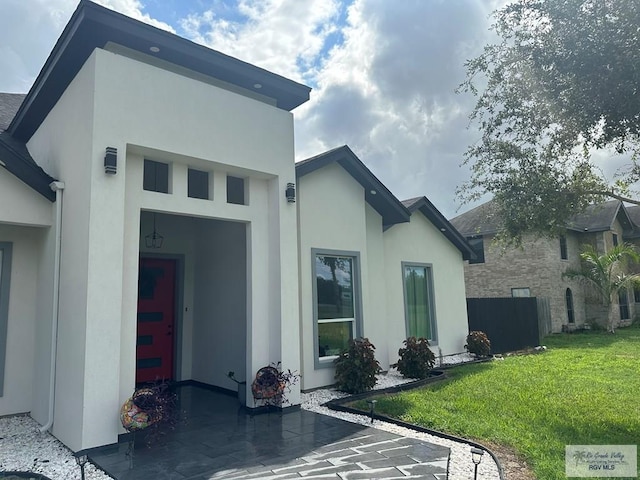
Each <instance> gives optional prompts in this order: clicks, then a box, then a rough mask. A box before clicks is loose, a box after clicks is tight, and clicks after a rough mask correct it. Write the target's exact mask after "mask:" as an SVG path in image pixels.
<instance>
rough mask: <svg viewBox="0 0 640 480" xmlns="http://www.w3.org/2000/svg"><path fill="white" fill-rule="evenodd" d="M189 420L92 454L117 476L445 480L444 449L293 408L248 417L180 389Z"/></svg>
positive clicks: (211, 395)
mask: <svg viewBox="0 0 640 480" xmlns="http://www.w3.org/2000/svg"><path fill="white" fill-rule="evenodd" d="M180 402H181V405H180V408H181V409H183V410H186V411H187V412H188V417H187V419H188V421H187V423H186V424H182V425H180V426H179V427H178V428H177V429H176V430H175V431H173V432H170V433H168V434H167V435H165V436H163V437H162V438H161V439H160V440H158V441H156V443H154V444H152V445H151V446H150V447H149V448H148V447H146V446H145V445H144V443H143V442H141V441H137V442H136V447H137V448H136V449H135V453H134V457H133V462H130V458H129V457H127V455H126V452H127V449H128V444H119V445H115V446H111V447H105V448H102V449H100V450H96V451H94V452H92V453H91V454H90V455H89V456H90V459H91V461H92V462H93V463H95V464H96V465H98V466H99V468H101V469H103V470H104V471H105V472H107V473H108V474H109V475H111V476H112V477H114V478H116V479H117V480H142V479H144V480H147V479H150V478H153V479H154V480H163V479H167V480H169V479H170V480H213V479H215V480H218V479H227V480H231V479H236V480H240V479H273V480H276V479H278V480H280V479H290V478H307V479H316V478H317V479H320V478H322V479H331V478H334V479H342V480H357V479H382V478H386V479H394V478H412V479H428V480H434V479H438V480H440V479H445V478H446V472H447V461H448V457H449V448H447V447H443V446H440V445H435V444H433V443H429V442H426V441H423V440H418V439H414V438H407V437H404V436H401V435H397V434H394V433H390V432H385V431H383V430H379V429H375V428H370V427H367V426H363V425H358V424H354V423H350V422H346V421H344V420H340V419H337V418H333V417H328V416H326V415H320V414H317V413H314V412H309V411H305V410H297V411H293V412H291V413H287V414H284V415H280V414H278V413H273V414H268V415H267V414H263V415H256V416H250V415H247V414H246V413H245V412H244V411H238V409H237V400H236V399H235V398H233V397H227V396H225V395H221V394H217V393H215V392H211V391H208V390H204V389H200V388H196V387H183V388H181V392H180Z"/></svg>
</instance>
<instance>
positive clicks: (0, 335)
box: [0, 242, 11, 397]
mask: <svg viewBox="0 0 640 480" xmlns="http://www.w3.org/2000/svg"><path fill="white" fill-rule="evenodd" d="M10 274H11V244H10V243H7V242H0V397H2V395H3V387H4V365H5V358H6V350H7V323H8V322H9V280H10Z"/></svg>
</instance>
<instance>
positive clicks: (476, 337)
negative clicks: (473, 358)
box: [464, 330, 491, 357]
mask: <svg viewBox="0 0 640 480" xmlns="http://www.w3.org/2000/svg"><path fill="white" fill-rule="evenodd" d="M464 348H466V349H467V351H468V352H469V353H473V354H475V355H477V356H479V357H486V356H488V355H489V354H490V353H491V342H490V341H489V339H488V338H487V336H486V335H485V333H484V332H480V331H477V330H476V331H473V332H469V335H468V336H467V344H466V345H465V346H464Z"/></svg>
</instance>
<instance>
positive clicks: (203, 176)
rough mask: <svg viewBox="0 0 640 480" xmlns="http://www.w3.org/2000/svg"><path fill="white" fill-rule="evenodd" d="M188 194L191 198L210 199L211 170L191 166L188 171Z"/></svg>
mask: <svg viewBox="0 0 640 480" xmlns="http://www.w3.org/2000/svg"><path fill="white" fill-rule="evenodd" d="M187 195H188V196H189V198H200V199H203V200H210V199H211V196H210V194H209V172H204V171H202V170H196V169H194V168H190V169H189V171H188V172H187Z"/></svg>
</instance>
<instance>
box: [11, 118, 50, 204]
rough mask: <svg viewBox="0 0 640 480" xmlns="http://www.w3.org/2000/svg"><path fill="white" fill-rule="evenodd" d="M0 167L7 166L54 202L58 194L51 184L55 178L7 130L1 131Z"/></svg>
mask: <svg viewBox="0 0 640 480" xmlns="http://www.w3.org/2000/svg"><path fill="white" fill-rule="evenodd" d="M0 167H3V168H5V169H6V170H7V171H8V172H10V173H12V174H13V175H15V176H16V177H18V178H19V179H20V180H22V181H23V182H24V183H25V184H27V185H29V186H30V187H31V188H33V189H34V190H35V191H36V192H38V193H39V194H40V195H42V196H43V197H45V198H46V199H47V200H49V201H51V202H53V201H55V199H56V194H55V193H54V191H53V190H51V188H49V184H50V183H51V182H53V180H54V179H53V178H51V177H50V176H49V175H47V174H46V173H45V171H44V170H42V168H40V167H39V166H38V165H36V163H35V162H34V161H33V159H31V157H30V155H29V152H28V151H27V149H26V147H25V146H24V144H22V143H20V142H16V141H15V140H14V139H12V138H11V136H10V135H9V134H8V133H7V132H2V131H0Z"/></svg>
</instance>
